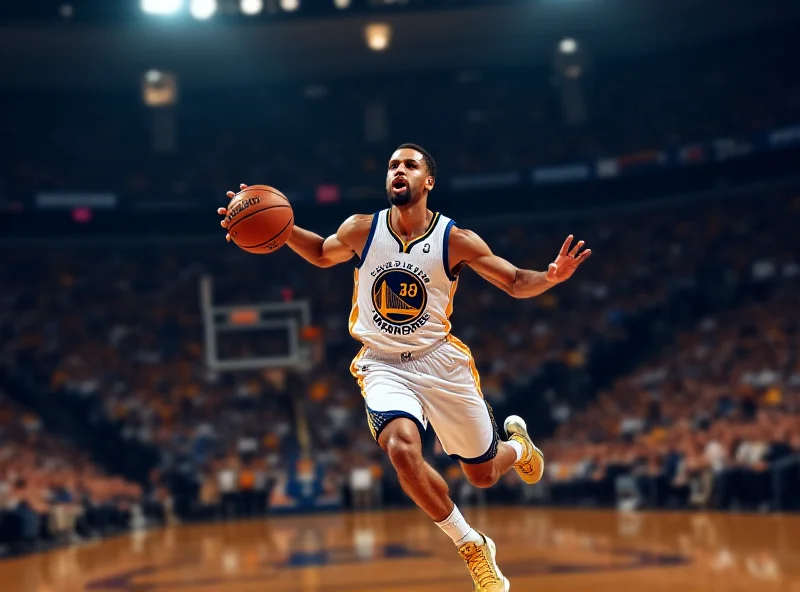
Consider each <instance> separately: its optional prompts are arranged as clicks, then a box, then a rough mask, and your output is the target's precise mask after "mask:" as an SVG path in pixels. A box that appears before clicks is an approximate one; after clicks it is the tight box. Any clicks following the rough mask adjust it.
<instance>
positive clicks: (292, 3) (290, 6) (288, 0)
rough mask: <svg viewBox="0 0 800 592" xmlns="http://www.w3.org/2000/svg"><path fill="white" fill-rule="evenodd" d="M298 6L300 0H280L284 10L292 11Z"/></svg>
mask: <svg viewBox="0 0 800 592" xmlns="http://www.w3.org/2000/svg"><path fill="white" fill-rule="evenodd" d="M298 8H300V0H281V9H283V10H284V11H285V12H294V11H295V10H297V9H298Z"/></svg>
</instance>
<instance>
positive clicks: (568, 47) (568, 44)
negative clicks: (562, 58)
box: [558, 37, 578, 55]
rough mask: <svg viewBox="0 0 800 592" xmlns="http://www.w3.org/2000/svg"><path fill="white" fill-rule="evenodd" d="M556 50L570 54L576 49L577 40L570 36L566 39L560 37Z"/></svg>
mask: <svg viewBox="0 0 800 592" xmlns="http://www.w3.org/2000/svg"><path fill="white" fill-rule="evenodd" d="M558 50H559V51H560V52H561V53H563V54H566V55H570V54H573V53H575V52H576V51H578V42H577V41H575V40H574V39H571V38H570V37H567V38H566V39H562V40H561V43H559V44H558Z"/></svg>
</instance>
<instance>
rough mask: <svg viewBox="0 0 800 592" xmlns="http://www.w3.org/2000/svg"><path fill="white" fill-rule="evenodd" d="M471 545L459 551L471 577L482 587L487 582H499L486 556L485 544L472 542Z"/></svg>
mask: <svg viewBox="0 0 800 592" xmlns="http://www.w3.org/2000/svg"><path fill="white" fill-rule="evenodd" d="M471 545H472V546H471V547H468V548H466V549H464V550H463V551H461V556H462V557H463V558H464V561H466V562H467V568H468V569H469V571H470V573H471V574H472V576H473V579H474V580H475V581H476V582H477V583H478V586H480V588H481V589H482V588H483V587H484V586H486V585H487V584H497V583H499V581H500V580H499V579H498V577H497V573H496V572H495V570H494V567H492V565H491V563H490V562H489V558H488V557H487V556H486V549H485V547H486V545H485V544H484V545H483V546H482V547H479V546H478V545H475V544H474V543H472V544H471Z"/></svg>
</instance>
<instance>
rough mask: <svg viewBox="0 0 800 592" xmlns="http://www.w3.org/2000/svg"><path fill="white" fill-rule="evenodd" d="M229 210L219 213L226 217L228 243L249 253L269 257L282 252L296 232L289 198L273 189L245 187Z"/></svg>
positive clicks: (237, 194)
mask: <svg viewBox="0 0 800 592" xmlns="http://www.w3.org/2000/svg"><path fill="white" fill-rule="evenodd" d="M228 197H230V198H231V201H230V203H229V204H228V207H227V208H220V209H219V210H217V212H218V213H219V214H221V215H223V216H225V218H224V220H223V221H222V226H223V228H225V229H227V231H228V236H227V237H226V238H228V240H231V241H233V242H234V243H235V244H236V246H238V247H239V248H240V249H244V250H245V251H247V252H248V253H258V254H266V253H272V252H273V251H277V250H278V249H280V248H281V247H282V246H283V245H284V243H285V242H286V241H287V240H288V239H289V236H290V235H291V234H292V229H293V228H294V212H293V211H292V206H291V204H290V203H289V200H288V199H286V196H285V195H284V194H283V193H281V192H280V191H278V190H277V189H275V188H274V187H270V186H269V185H250V186H247V185H241V191H240V192H239V193H236V194H234V193H233V192H231V191H229V192H228Z"/></svg>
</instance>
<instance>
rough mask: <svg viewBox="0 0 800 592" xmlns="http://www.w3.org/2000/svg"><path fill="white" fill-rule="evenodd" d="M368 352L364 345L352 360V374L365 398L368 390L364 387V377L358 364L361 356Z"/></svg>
mask: <svg viewBox="0 0 800 592" xmlns="http://www.w3.org/2000/svg"><path fill="white" fill-rule="evenodd" d="M366 353H367V348H366V347H362V348H361V350H360V351H359V352H358V353H357V354H356V357H355V358H353V361H352V362H350V374H352V375H353V378H355V379H356V382H358V388H360V389H361V396H362V397H364V398H365V399H366V398H367V392H366V390H365V389H364V379H363V378H361V377H360V376H359V375H358V368H356V364H357V363H358V361H359V360H360V359H361V358H363V357H364V354H366Z"/></svg>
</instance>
